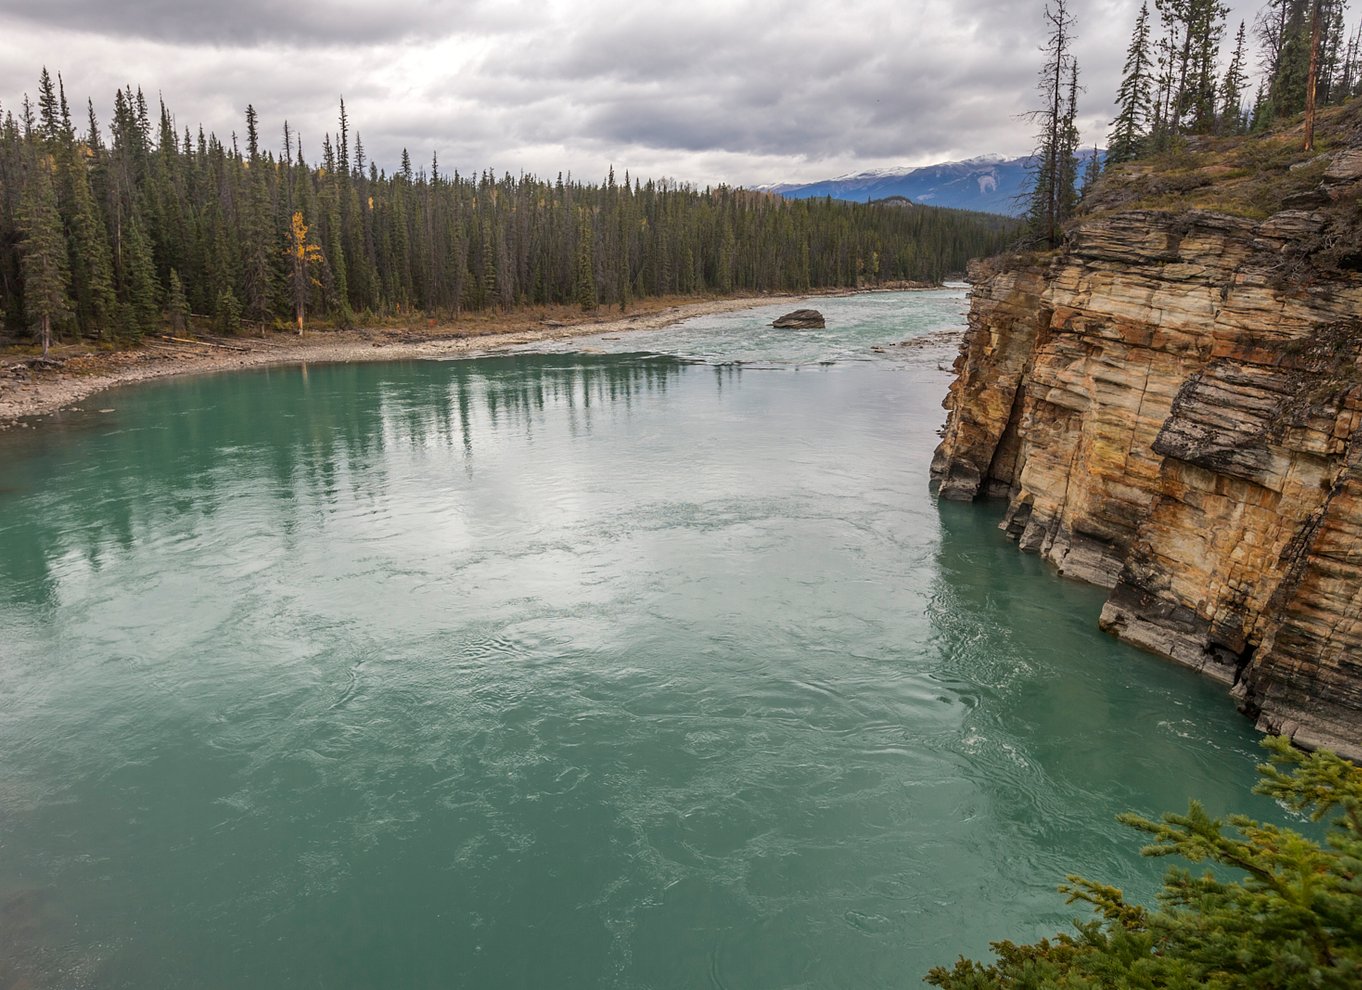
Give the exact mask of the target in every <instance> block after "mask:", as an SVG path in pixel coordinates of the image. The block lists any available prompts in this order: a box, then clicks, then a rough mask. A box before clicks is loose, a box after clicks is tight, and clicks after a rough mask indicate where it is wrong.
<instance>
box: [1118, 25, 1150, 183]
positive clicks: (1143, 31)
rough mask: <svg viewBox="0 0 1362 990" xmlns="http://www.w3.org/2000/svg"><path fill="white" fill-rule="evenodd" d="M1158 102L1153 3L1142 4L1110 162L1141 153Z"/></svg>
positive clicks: (1123, 77) (1129, 51)
mask: <svg viewBox="0 0 1362 990" xmlns="http://www.w3.org/2000/svg"><path fill="white" fill-rule="evenodd" d="M1153 101H1154V93H1153V61H1152V57H1151V54H1150V44H1149V3H1148V0H1145V2H1144V3H1142V4H1141V5H1140V13H1139V15H1138V16H1137V17H1136V19H1135V33H1134V34H1133V35H1131V38H1130V47H1129V48H1127V49H1126V63H1125V68H1124V69H1123V70H1122V75H1121V86H1120V89H1118V90H1117V93H1116V105H1117V108H1118V109H1117V113H1116V119H1115V120H1114V121H1112V131H1111V136H1110V137H1109V138H1108V147H1107V161H1108V162H1109V163H1112V164H1116V163H1119V162H1128V161H1130V160H1131V159H1132V158H1135V157H1136V156H1137V155H1139V154H1140V152H1141V150H1142V148H1143V145H1144V142H1145V139H1146V138H1147V137H1148V136H1149V132H1148V128H1149V118H1150V112H1151V106H1152V104H1153Z"/></svg>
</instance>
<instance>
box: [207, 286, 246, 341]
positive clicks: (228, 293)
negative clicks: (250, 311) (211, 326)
mask: <svg viewBox="0 0 1362 990" xmlns="http://www.w3.org/2000/svg"><path fill="white" fill-rule="evenodd" d="M213 322H214V323H215V324H216V325H217V328H218V333H222V334H227V335H228V336H232V335H235V334H238V333H240V332H241V303H239V302H237V299H236V296H234V295H233V294H232V290H231V289H223V290H222V291H221V292H220V293H218V298H217V303H216V304H215V306H214V308H213Z"/></svg>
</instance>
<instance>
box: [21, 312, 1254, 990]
mask: <svg viewBox="0 0 1362 990" xmlns="http://www.w3.org/2000/svg"><path fill="white" fill-rule="evenodd" d="M814 304H815V305H817V306H819V308H821V309H822V310H823V311H824V312H825V314H826V315H827V317H828V321H829V326H830V329H829V330H827V331H822V332H819V331H806V332H790V331H786V332H779V331H774V330H771V329H769V328H767V327H765V326H764V324H766V323H768V322H769V321H770V320H771V318H772V317H773V316H775V315H778V312H779V309H777V308H766V309H759V310H754V311H749V312H744V313H736V314H730V315H725V316H717V317H709V318H704V319H699V320H694V321H691V322H689V323H687V324H684V325H681V326H678V327H673V328H669V329H667V330H665V331H657V332H639V333H636V334H630V335H624V336H617V337H614V338H608V337H597V338H595V339H590V340H585V341H577V342H574V343H572V344H570V345H565V346H564V347H563V348H562V350H561V351H559V352H554V351H550V352H536V353H531V352H529V351H528V350H527V351H526V352H525V353H516V354H511V355H501V356H487V357H480V358H475V359H467V360H457V361H425V362H409V363H373V364H350V365H333V366H314V367H310V368H275V369H270V370H260V371H251V372H243V373H237V374H223V375H214V376H203V377H195V378H185V379H180V380H174V381H166V382H160V383H154V384H147V385H142V386H137V387H130V388H125V389H121V390H117V391H113V392H108V393H104V394H103V395H100V396H97V397H96V398H95V399H93V400H88V401H87V403H86V405H87V406H88V407H89V408H88V410H87V411H85V412H68V413H64V414H62V415H60V416H56V417H51V418H49V419H48V420H46V421H44V422H43V423H41V424H39V428H37V429H33V430H11V431H9V432H8V433H7V434H4V435H0V472H2V473H0V630H3V639H0V753H2V754H3V757H2V758H0V987H9V986H14V985H22V986H27V987H33V988H45V987H62V988H72V987H92V988H113V987H118V988H154V987H166V988H169V987H176V988H198V987H203V988H239V987H287V988H292V987H323V988H349V987H354V988H376V987H470V988H505V987H516V988H539V987H543V988H549V987H553V988H597V987H614V988H635V987H638V988H644V987H654V988H663V987H668V988H671V987H675V988H683V987H685V988H691V987H726V988H735V990H736V988H774V987H847V988H861V987H866V988H870V987H914V986H918V985H920V984H919V980H920V977H921V975H922V974H923V973H924V972H925V971H926V969H927V968H928V967H930V966H931V965H934V964H936V963H948V962H950V961H951V960H952V959H953V958H954V957H955V956H956V955H957V954H959V953H962V952H963V953H967V954H971V955H979V954H983V953H986V952H987V943H988V941H989V940H990V939H992V938H1001V937H1011V938H1026V939H1030V938H1035V937H1037V936H1040V935H1042V934H1048V933H1051V932H1053V931H1055V930H1056V929H1058V928H1062V927H1064V926H1065V925H1066V924H1067V923H1068V921H1069V919H1070V918H1072V917H1073V916H1074V915H1075V914H1076V913H1077V909H1075V908H1068V907H1065V906H1064V904H1063V902H1062V899H1061V898H1060V897H1059V895H1057V894H1056V893H1055V886H1056V884H1057V883H1059V882H1060V881H1061V880H1062V879H1063V877H1064V875H1065V874H1066V873H1068V872H1073V871H1077V872H1082V873H1085V874H1087V875H1089V876H1092V877H1094V878H1098V879H1102V880H1105V881H1107V882H1111V883H1115V884H1117V885H1120V886H1123V887H1125V888H1126V889H1127V890H1128V891H1131V892H1132V893H1134V894H1136V895H1137V896H1140V897H1148V896H1149V895H1150V894H1151V893H1152V891H1153V890H1154V889H1155V887H1156V885H1157V880H1158V877H1159V875H1160V874H1161V872H1162V870H1163V868H1164V866H1165V865H1166V864H1165V863H1163V862H1161V861H1148V860H1142V859H1141V858H1140V856H1139V855H1138V852H1137V849H1138V846H1139V845H1140V842H1139V837H1138V836H1136V835H1134V834H1132V833H1129V832H1128V831H1127V830H1125V829H1123V828H1122V827H1121V826H1119V825H1117V824H1116V823H1115V822H1114V821H1113V816H1114V815H1115V814H1117V813H1118V812H1120V811H1123V810H1126V809H1134V810H1137V811H1141V812H1143V813H1146V814H1155V813H1158V812H1160V811H1163V810H1181V809H1183V808H1185V806H1186V801H1187V798H1188V797H1189V796H1190V795H1196V796H1199V797H1201V798H1202V799H1203V800H1204V801H1205V802H1206V804H1207V805H1208V806H1209V808H1210V809H1211V810H1212V811H1213V812H1220V811H1225V810H1230V809H1243V810H1248V811H1250V812H1252V813H1255V814H1258V815H1260V816H1267V817H1271V816H1273V815H1274V814H1276V811H1275V809H1274V808H1273V807H1272V806H1270V805H1269V806H1267V807H1264V806H1263V804H1264V802H1262V801H1261V800H1259V799H1253V798H1250V797H1248V796H1247V791H1248V788H1249V787H1250V786H1251V784H1252V782H1253V777H1254V775H1253V765H1254V763H1255V762H1256V760H1257V758H1258V750H1257V747H1256V745H1255V739H1254V733H1253V731H1252V729H1251V726H1250V725H1249V723H1248V722H1247V721H1246V720H1244V719H1242V718H1241V717H1240V716H1238V715H1237V714H1236V713H1235V712H1234V710H1233V708H1232V706H1231V704H1230V702H1229V700H1228V699H1227V698H1226V697H1225V696H1224V693H1223V689H1221V688H1218V687H1216V686H1215V685H1212V684H1210V683H1207V682H1205V681H1203V680H1201V679H1199V678H1198V677H1196V676H1195V675H1193V674H1191V673H1188V672H1186V671H1184V670H1181V669H1179V668H1176V667H1174V666H1172V665H1170V664H1167V663H1165V662H1163V661H1160V660H1158V659H1156V658H1153V657H1150V656H1147V655H1144V654H1142V653H1139V652H1137V651H1135V650H1132V649H1128V648H1126V647H1124V646H1122V645H1121V644H1119V643H1116V642H1114V641H1112V640H1111V639H1109V638H1107V637H1105V636H1103V635H1102V634H1101V633H1100V632H1098V630H1097V629H1096V624H1095V617H1096V614H1097V611H1098V608H1099V604H1100V601H1101V598H1102V594H1101V592H1099V591H1097V590H1094V589H1092V588H1088V587H1084V586H1080V585H1077V584H1073V583H1069V582H1066V581H1064V580H1062V579H1060V578H1057V577H1056V576H1054V574H1053V573H1052V572H1051V571H1050V570H1049V569H1048V568H1047V567H1046V566H1045V565H1043V564H1042V563H1041V562H1039V561H1037V560H1036V559H1035V558H1033V557H1028V556H1024V555H1022V554H1019V553H1018V552H1017V551H1016V549H1015V548H1014V546H1013V545H1012V544H1010V543H1008V542H1007V541H1006V540H1005V539H1004V538H1003V536H1002V535H1001V534H1000V533H999V532H998V530H997V528H996V524H997V519H998V515H999V507H998V506H997V505H996V504H981V505H973V506H970V505H956V504H937V502H936V501H935V500H934V499H933V498H932V497H930V496H929V494H928V491H927V465H928V460H929V458H930V455H931V451H932V448H933V446H934V444H935V443H936V440H937V437H936V431H937V429H938V428H939V427H940V425H941V422H942V420H943V417H944V414H943V412H942V410H941V399H942V396H943V395H944V394H945V389H946V385H947V382H948V374H947V372H946V371H944V370H942V369H943V367H949V364H950V361H951V359H952V357H953V356H954V352H955V347H956V343H955V340H954V339H953V338H951V337H950V336H949V335H943V334H942V333H940V331H943V330H949V329H951V328H958V327H959V326H960V325H961V323H962V312H963V309H964V292H963V290H960V289H947V290H942V291H936V292H927V293H915V294H875V295H865V296H856V297H848V298H839V299H824V300H817V301H815V303H814ZM784 308H793V307H791V306H788V305H787V306H785V307H784ZM904 341H908V342H909V343H908V344H906V345H905V344H902V342H904ZM875 347H878V348H879V350H878V351H876V350H872V348H875ZM98 409H108V410H111V411H106V412H100V411H97V410H98Z"/></svg>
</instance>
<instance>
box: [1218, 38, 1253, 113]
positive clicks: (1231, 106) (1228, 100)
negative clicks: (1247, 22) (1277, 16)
mask: <svg viewBox="0 0 1362 990" xmlns="http://www.w3.org/2000/svg"><path fill="white" fill-rule="evenodd" d="M1244 58H1245V56H1244V22H1243V21H1240V22H1239V31H1238V32H1237V33H1236V34H1235V36H1234V55H1233V56H1231V58H1230V64H1229V67H1228V68H1227V69H1226V70H1225V76H1224V78H1223V79H1222V80H1221V81H1220V130H1221V131H1223V132H1225V133H1231V134H1232V133H1234V132H1235V131H1238V130H1239V129H1240V128H1241V127H1242V126H1243V119H1244V87H1245V86H1247V85H1248V78H1247V76H1246V73H1245V69H1246V66H1245V62H1244Z"/></svg>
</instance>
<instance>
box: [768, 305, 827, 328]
mask: <svg viewBox="0 0 1362 990" xmlns="http://www.w3.org/2000/svg"><path fill="white" fill-rule="evenodd" d="M771 326H773V327H776V328H778V329H780V330H822V329H823V328H824V327H826V326H827V323H825V322H824V321H823V314H822V313H820V312H818V310H816V309H797V310H795V311H794V312H793V313H786V314H785V315H784V316H782V317H781V318H780V319H778V320H776V321H775V322H774V323H772V324H771Z"/></svg>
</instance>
